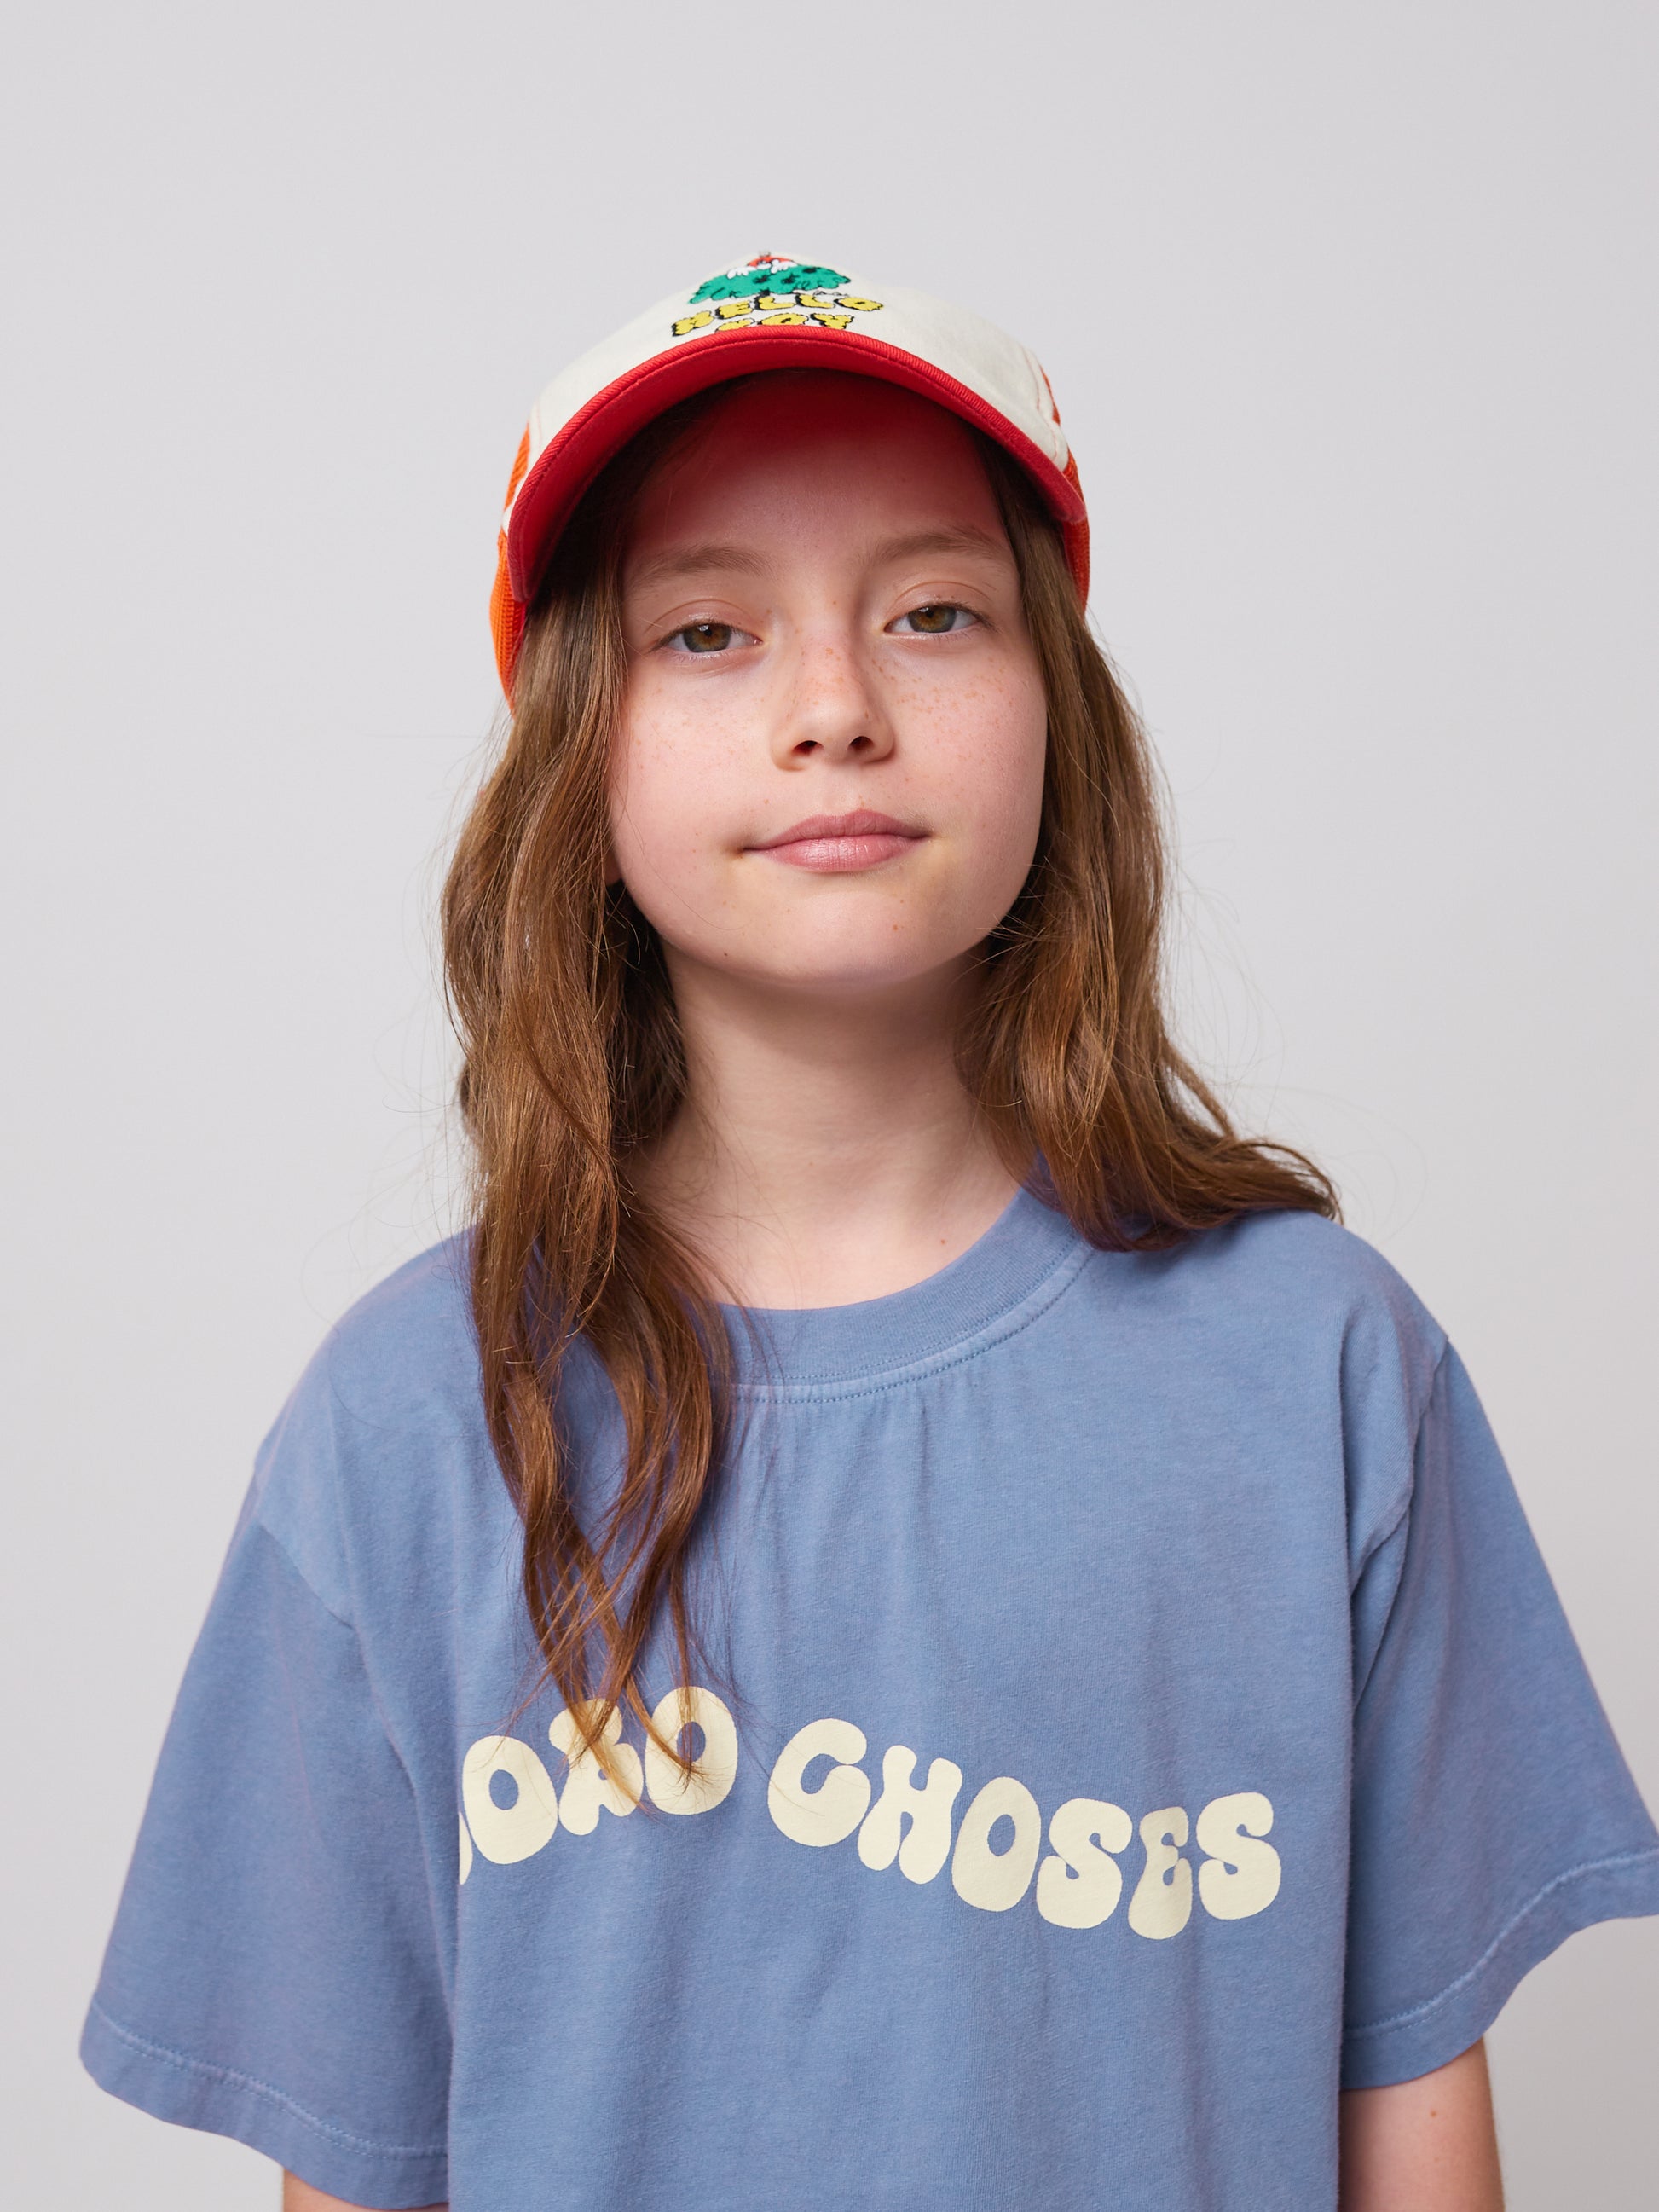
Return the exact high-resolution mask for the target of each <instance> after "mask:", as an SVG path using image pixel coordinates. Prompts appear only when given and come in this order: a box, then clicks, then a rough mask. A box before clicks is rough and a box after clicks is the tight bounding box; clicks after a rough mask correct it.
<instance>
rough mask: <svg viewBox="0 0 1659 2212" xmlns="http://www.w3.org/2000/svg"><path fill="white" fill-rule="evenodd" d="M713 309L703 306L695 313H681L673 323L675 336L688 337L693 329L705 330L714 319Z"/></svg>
mask: <svg viewBox="0 0 1659 2212" xmlns="http://www.w3.org/2000/svg"><path fill="white" fill-rule="evenodd" d="M713 321H714V311H713V310H712V309H711V308H708V307H704V308H702V310H701V311H700V312H699V313H696V314H695V315H682V316H681V317H680V319H679V320H678V322H677V323H676V324H675V325H674V336H675V337H677V338H683V337H690V334H691V332H692V331H706V330H707V329H708V325H710V324H711V323H712V322H713Z"/></svg>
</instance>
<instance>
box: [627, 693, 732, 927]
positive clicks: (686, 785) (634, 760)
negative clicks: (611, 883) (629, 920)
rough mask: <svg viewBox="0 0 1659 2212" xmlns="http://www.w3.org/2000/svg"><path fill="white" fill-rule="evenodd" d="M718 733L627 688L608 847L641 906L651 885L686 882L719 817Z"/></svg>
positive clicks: (721, 751)
mask: <svg viewBox="0 0 1659 2212" xmlns="http://www.w3.org/2000/svg"><path fill="white" fill-rule="evenodd" d="M726 750H727V748H725V747H723V746H722V745H721V744H720V734H719V732H718V731H714V732H711V731H709V730H708V729H706V728H704V727H702V725H701V722H700V720H699V719H698V718H697V717H696V716H688V715H687V714H685V713H684V711H679V712H676V711H675V710H674V709H673V708H671V707H665V705H664V704H663V702H660V701H659V700H657V699H655V698H653V696H652V692H651V687H650V686H649V685H648V684H639V683H635V684H634V685H632V686H631V687H630V689H629V696H628V700H627V702H626V705H625V707H624V709H623V719H622V725H621V727H620V728H619V729H618V731H617V738H616V746H615V751H614V754H613V757H612V762H611V784H610V792H609V797H608V804H609V811H610V827H611V851H612V854H613V855H614V856H615V860H616V865H617V870H618V872H620V874H621V876H622V878H623V881H624V882H625V883H626V884H627V885H628V887H629V890H630V891H632V892H633V893H634V895H635V898H636V900H638V901H639V902H640V903H641V905H645V904H646V903H647V897H648V895H649V892H650V888H651V886H653V884H655V885H662V886H667V887H672V886H673V885H675V884H681V883H683V882H684V880H685V879H686V878H689V877H690V876H691V875H693V874H694V873H695V872H696V868H697V866H698V865H699V861H700V860H701V858H702V853H703V850H704V848H705V847H706V845H707V844H708V837H707V836H706V835H705V834H704V833H705V828H706V825H708V824H709V823H712V822H713V820H714V818H715V817H716V816H717V814H718V812H719V794H720V790H721V787H722V783H723V776H722V772H721V771H722V761H723V757H724V755H725V752H726Z"/></svg>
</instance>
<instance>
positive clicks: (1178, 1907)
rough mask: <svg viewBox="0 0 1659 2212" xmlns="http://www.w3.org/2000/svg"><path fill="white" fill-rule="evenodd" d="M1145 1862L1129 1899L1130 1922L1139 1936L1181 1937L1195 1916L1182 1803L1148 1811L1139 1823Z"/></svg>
mask: <svg viewBox="0 0 1659 2212" xmlns="http://www.w3.org/2000/svg"><path fill="white" fill-rule="evenodd" d="M1140 1840H1141V1842H1142V1844H1145V1846H1146V1865H1145V1867H1144V1868H1143V1869H1141V1875H1140V1880H1139V1881H1138V1882H1137V1883H1136V1884H1135V1893H1134V1895H1133V1897H1132V1898H1131V1899H1129V1925H1130V1927H1131V1928H1133V1929H1134V1931H1135V1934H1136V1935H1137V1936H1147V1937H1149V1938H1150V1939H1151V1940H1152V1942H1161V1941H1162V1940H1163V1939H1164V1937H1165V1936H1179V1935H1180V1933H1181V1931H1182V1929H1183V1928H1184V1927H1185V1926H1186V1925H1187V1923H1188V1919H1189V1918H1190V1917H1191V1916H1192V1910H1193V1869H1192V1865H1191V1863H1190V1862H1189V1861H1188V1860H1187V1859H1183V1858H1182V1856H1181V1849H1180V1847H1181V1845H1182V1844H1184V1843H1185V1842H1186V1840H1187V1815H1186V1814H1185V1813H1184V1812H1183V1811H1182V1808H1181V1807H1180V1806H1179V1805H1166V1806H1164V1808H1163V1809H1162V1810H1161V1811H1160V1812H1157V1813H1148V1814H1147V1815H1146V1819H1145V1820H1143V1821H1142V1822H1141V1824H1140Z"/></svg>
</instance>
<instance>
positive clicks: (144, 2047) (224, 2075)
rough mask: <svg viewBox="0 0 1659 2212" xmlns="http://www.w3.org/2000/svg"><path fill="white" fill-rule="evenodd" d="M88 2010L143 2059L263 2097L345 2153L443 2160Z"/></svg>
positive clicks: (97, 2008) (441, 2148)
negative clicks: (356, 2131) (360, 2129)
mask: <svg viewBox="0 0 1659 2212" xmlns="http://www.w3.org/2000/svg"><path fill="white" fill-rule="evenodd" d="M92 2009H93V2011H94V2013H95V2014H96V2015H97V2016H98V2018H99V2019H100V2021H102V2022H103V2024H104V2026H105V2027H106V2028H107V2029H108V2030H109V2032H110V2033H111V2034H112V2035H113V2036H116V2037H118V2039H120V2041H121V2042H123V2043H125V2044H126V2045H128V2046H129V2047H130V2048H131V2049H132V2050H134V2051H140V2052H142V2053H143V2056H144V2057H147V2058H155V2059H159V2060H160V2061H161V2063H162V2064H163V2065H165V2066H173V2067H176V2068H177V2069H179V2071H180V2072H181V2073H185V2074H194V2075H200V2076H201V2077H202V2078H203V2079H204V2080H207V2081H222V2082H223V2083H224V2084H225V2085H226V2086H227V2087H229V2088H233V2089H246V2090H247V2091H249V2092H251V2093H252V2094H253V2095H254V2096H256V2097H263V2098H264V2099H265V2100H267V2102H269V2103H270V2104H273V2105H277V2106H281V2107H282V2109H283V2111H284V2112H289V2113H291V2114H292V2115H293V2117H294V2118H295V2119H296V2120H302V2121H303V2122H304V2123H305V2124H306V2126H307V2127H308V2128H313V2129H314V2130H316V2132H317V2133H318V2134H319V2135H323V2136H331V2138H332V2139H333V2141H334V2142H338V2143H343V2144H344V2145H345V2147H346V2148H348V2149H349V2150H359V2151H366V2152H368V2153H369V2154H372V2155H373V2156H374V2157H377V2158H443V2157H446V2156H447V2154H448V2145H447V2143H433V2144H412V2143H389V2142H378V2141H377V2140H376V2139H375V2138H374V2136H357V2135H353V2134H352V2133H351V2131H350V2130H349V2129H347V2128H341V2127H337V2126H335V2124H334V2123H333V2122H332V2121H331V2120H325V2119H323V2118H320V2117H319V2115H318V2114H317V2113H315V2112H307V2110H306V2108H305V2106H303V2105H296V2104H295V2101H294V2100H293V2098H292V2097H289V2096H285V2095H284V2094H283V2092H282V2091H281V2090H280V2089H277V2088H273V2087H272V2086H271V2084H270V2082H269V2081H259V2080H258V2079H257V2078H256V2077H255V2076H254V2075H252V2074H240V2073H238V2072H237V2070H236V2069H235V2068H234V2067H231V2066H216V2065H214V2064H213V2063H210V2061H209V2060H207V2059H205V2058H192V2057H191V2055H190V2053H189V2052H188V2051H174V2050H173V2049H172V2048H171V2047H170V2046H169V2045H167V2044H165V2043H153V2042H152V2041H151V2040H150V2039H149V2037H148V2036H144V2035H139V2034H137V2033H135V2032H134V2031H133V2030H132V2029H131V2028H130V2027H123V2026H122V2025H121V2023H120V2021H118V2020H112V2018H111V2017H110V2015H109V2014H108V2013H106V2011H105V2010H104V2008H103V2007H102V2005H100V2003H99V2002H98V2001H97V1999H96V1998H95V1997H94V2000H93V2004H92Z"/></svg>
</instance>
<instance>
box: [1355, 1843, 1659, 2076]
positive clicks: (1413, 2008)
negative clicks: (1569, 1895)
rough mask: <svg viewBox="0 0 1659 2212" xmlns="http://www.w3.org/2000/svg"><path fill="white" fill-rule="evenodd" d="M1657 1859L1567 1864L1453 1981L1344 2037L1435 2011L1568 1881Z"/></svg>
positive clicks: (1384, 2030) (1657, 1853)
mask: <svg viewBox="0 0 1659 2212" xmlns="http://www.w3.org/2000/svg"><path fill="white" fill-rule="evenodd" d="M1656 1861H1659V1850H1640V1851H1620V1852H1619V1853H1618V1854H1617V1855H1616V1856H1615V1857H1612V1858H1606V1859H1587V1860H1586V1861H1585V1862H1584V1863H1583V1865H1582V1866H1576V1867H1569V1868H1568V1869H1567V1870H1566V1872H1565V1874H1559V1875H1556V1877H1555V1879H1554V1880H1553V1881H1547V1882H1546V1883H1545V1884H1544V1887H1542V1889H1541V1890H1540V1891H1539V1892H1538V1894H1537V1895H1536V1896H1535V1897H1532V1898H1529V1899H1528V1900H1527V1902H1526V1904H1524V1905H1522V1907H1521V1910H1520V1911H1518V1912H1517V1913H1516V1914H1515V1915H1514V1916H1513V1917H1511V1918H1510V1919H1509V1920H1508V1921H1506V1922H1505V1923H1504V1926H1503V1927H1502V1928H1501V1929H1499V1930H1498V1934H1497V1935H1496V1936H1493V1938H1492V1942H1490V1943H1488V1944H1487V1946H1486V1949H1485V1950H1484V1951H1483V1952H1482V1953H1481V1954H1480V1957H1479V1958H1478V1959H1477V1960H1475V1962H1474V1965H1473V1966H1471V1967H1470V1968H1469V1970H1468V1972H1467V1973H1463V1974H1460V1975H1459V1976H1458V1978H1457V1979H1456V1980H1455V1982H1450V1983H1449V1984H1447V1986H1446V1987H1445V1988H1444V1989H1443V1990H1441V1991H1440V1993H1439V1995H1438V1996H1432V1997H1428V1998H1425V2001H1424V2002H1422V2003H1421V2004H1417V2005H1410V2006H1408V2007H1407V2008H1406V2010H1405V2011H1404V2012H1396V2013H1391V2014H1390V2015H1389V2017H1388V2018H1387V2019H1386V2020H1374V2021H1368V2022H1366V2024H1365V2025H1364V2027H1348V2028H1345V2029H1344V2030H1343V2037H1344V2040H1345V2041H1347V2042H1357V2041H1358V2039H1360V2038H1361V2037H1362V2036H1368V2035H1386V2034H1388V2033H1389V2031H1390V2030H1391V2029H1394V2028H1397V2027H1409V2026H1410V2025H1411V2024H1412V2022H1413V2021H1419V2020H1423V2019H1425V2018H1426V2017H1427V2015H1429V2014H1430V2013H1431V2012H1437V2011H1438V2009H1439V2008H1440V2007H1441V2006H1442V2005H1443V2004H1446V2003H1449V2002H1450V2000H1451V1999H1452V1998H1453V1997H1455V1996H1458V1995H1459V1994H1460V1992H1461V1991H1462V1990H1466V1989H1467V1988H1468V1986H1469V1984H1470V1983H1471V1982H1474V1981H1477V1980H1478V1979H1479V1978H1480V1976H1481V1975H1482V1974H1483V1973H1484V1972H1486V1968H1487V1967H1488V1966H1490V1965H1491V1964H1492V1960H1494V1959H1495V1958H1496V1957H1497V1956H1498V1953H1499V1952H1500V1951H1501V1950H1502V1949H1503V1948H1504V1945H1505V1944H1506V1943H1507V1942H1509V1940H1510V1936H1513V1935H1514V1933H1515V1931H1516V1929H1517V1928H1519V1927H1520V1926H1521V1924H1522V1922H1523V1921H1525V1920H1527V1919H1528V1918H1530V1917H1531V1916H1532V1914H1534V1912H1536V1911H1537V1910H1538V1908H1539V1906H1540V1905H1542V1904H1543V1903H1544V1901H1545V1899H1547V1898H1548V1897H1550V1896H1552V1895H1553V1893H1554V1892H1555V1891H1556V1890H1558V1889H1563V1888H1565V1887H1566V1885H1567V1884H1568V1883H1569V1882H1574V1881H1583V1880H1584V1879H1585V1877H1586V1876H1587V1875H1593V1874H1610V1873H1612V1872H1613V1871H1614V1870H1615V1869H1619V1868H1623V1867H1636V1866H1645V1865H1648V1864H1650V1863H1653V1862H1656Z"/></svg>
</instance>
